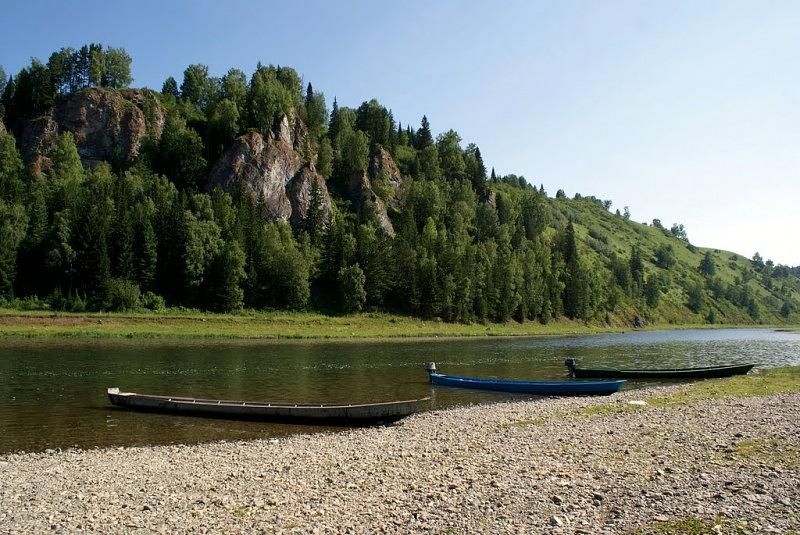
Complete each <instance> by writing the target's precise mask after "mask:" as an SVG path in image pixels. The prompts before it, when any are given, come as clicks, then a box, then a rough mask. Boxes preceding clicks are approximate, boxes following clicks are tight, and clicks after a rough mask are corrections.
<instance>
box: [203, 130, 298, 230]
mask: <svg viewBox="0 0 800 535" xmlns="http://www.w3.org/2000/svg"><path fill="white" fill-rule="evenodd" d="M301 163H302V162H301V161H300V158H299V156H298V155H297V153H296V152H295V151H294V149H293V147H292V145H291V143H289V142H288V140H287V139H285V137H284V135H283V131H282V129H281V131H280V132H279V134H278V135H277V136H275V135H273V134H268V135H267V136H266V137H265V136H262V135H261V134H259V133H258V132H249V133H247V134H245V135H243V136H241V137H239V138H238V139H237V140H236V141H234V143H233V145H232V146H231V147H230V148H229V149H228V150H227V151H225V154H223V155H222V158H220V159H219V161H217V163H216V164H214V167H213V168H212V169H211V175H210V176H209V180H208V187H209V188H213V187H214V186H220V187H222V189H224V190H225V191H232V190H234V189H235V188H236V187H238V185H239V184H240V183H241V184H243V185H244V188H245V190H246V191H247V192H249V193H250V194H252V195H253V196H254V197H255V198H257V199H260V200H262V201H263V202H264V205H265V207H266V210H267V216H268V217H269V218H270V219H272V220H275V221H288V220H289V217H290V216H291V215H292V205H291V202H290V201H289V197H288V195H287V193H286V186H287V185H288V184H289V182H290V181H291V179H292V178H294V176H295V175H296V174H297V172H298V171H299V170H300V166H301Z"/></svg>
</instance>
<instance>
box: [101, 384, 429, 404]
mask: <svg viewBox="0 0 800 535" xmlns="http://www.w3.org/2000/svg"><path fill="white" fill-rule="evenodd" d="M108 390H109V391H108V395H109V396H120V397H123V398H127V399H149V400H155V401H166V402H170V403H182V404H186V405H192V406H201V407H205V406H208V407H253V408H270V409H275V408H277V409H351V408H366V407H389V406H399V405H408V404H412V403H424V402H426V401H430V399H431V398H430V397H427V396H426V397H424V398H418V399H408V400H400V401H381V402H377V403H356V404H352V403H351V404H325V403H286V402H278V403H272V402H268V401H246V400H225V399H205V398H190V397H182V396H162V395H155V394H138V393H136V392H111V389H110V388H109V389H108Z"/></svg>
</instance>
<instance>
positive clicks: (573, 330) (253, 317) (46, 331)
mask: <svg viewBox="0 0 800 535" xmlns="http://www.w3.org/2000/svg"><path fill="white" fill-rule="evenodd" d="M708 327H715V328H721V327H739V325H713V326H710V325H655V326H651V327H650V328H651V329H652V328H660V329H664V328H708ZM629 330H631V328H630V327H628V326H625V325H624V324H622V323H621V322H620V323H619V324H616V325H605V324H587V323H584V322H579V321H570V320H567V319H561V320H559V321H555V322H551V323H548V324H544V325H543V324H541V323H538V322H525V323H517V322H509V323H487V324H481V323H472V324H464V323H446V322H443V321H437V320H425V319H421V318H414V317H410V316H400V315H393V314H384V313H363V314H354V315H348V316H328V315H325V314H318V313H307V312H243V313H241V314H213V313H204V312H197V311H185V310H167V311H164V312H159V313H60V312H49V311H18V310H9V309H0V336H17V337H88V338H158V337H176V338H207V339H212V338H222V339H233V338H241V339H313V338H319V339H348V338H354V339H358V338H434V337H474V336H539V335H567V334H595V333H613V332H625V331H629Z"/></svg>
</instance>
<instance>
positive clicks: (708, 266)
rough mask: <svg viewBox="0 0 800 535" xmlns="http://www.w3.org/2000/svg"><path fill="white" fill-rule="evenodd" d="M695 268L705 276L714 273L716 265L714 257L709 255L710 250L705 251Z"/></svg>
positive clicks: (711, 275)
mask: <svg viewBox="0 0 800 535" xmlns="http://www.w3.org/2000/svg"><path fill="white" fill-rule="evenodd" d="M697 269H698V270H699V271H700V273H702V274H703V275H705V276H706V277H713V276H714V274H716V272H717V265H716V264H715V263H714V257H713V256H712V255H711V251H706V254H705V255H703V259H702V260H701V261H700V265H699V266H698V268H697Z"/></svg>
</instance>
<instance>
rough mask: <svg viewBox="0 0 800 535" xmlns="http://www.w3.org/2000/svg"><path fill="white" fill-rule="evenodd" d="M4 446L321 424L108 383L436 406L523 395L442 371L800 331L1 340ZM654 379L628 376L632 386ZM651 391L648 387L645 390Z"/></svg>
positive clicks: (758, 350) (667, 352)
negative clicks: (148, 406) (156, 400)
mask: <svg viewBox="0 0 800 535" xmlns="http://www.w3.org/2000/svg"><path fill="white" fill-rule="evenodd" d="M0 345H1V346H0V452H10V451H18V450H25V451H37V450H43V449H47V448H68V447H81V448H87V447H103V446H118V445H126V446H129V445H143V444H169V443H193V442H203V441H210V440H241V439H252V438H268V437H275V436H283V435H287V434H292V433H304V432H315V431H319V430H320V429H322V428H320V427H313V426H303V425H287V424H265V423H259V422H243V421H226V420H216V419H208V418H195V417H183V416H168V415H158V414H148V413H135V412H126V411H122V410H118V409H115V408H113V407H111V406H110V405H109V403H108V399H107V397H106V394H105V392H106V388H108V387H110V386H116V387H120V388H121V389H122V390H124V391H133V392H140V393H148V394H169V395H175V396H191V397H205V398H222V399H245V400H257V401H275V402H279V401H284V402H310V403H313V402H319V403H333V402H352V403H355V402H370V401H388V400H394V399H412V398H418V397H424V396H431V397H432V401H431V403H430V404H429V405H428V408H429V409H440V408H444V407H450V406H454V405H466V404H471V403H491V402H497V401H505V400H510V399H526V396H524V395H510V394H497V393H487V392H479V391H469V390H460V389H449V388H438V387H437V388H432V387H431V385H430V384H429V383H428V380H427V374H426V372H425V367H424V364H425V362H427V361H435V362H436V364H437V366H438V368H439V370H440V371H442V372H443V373H450V374H454V375H474V376H480V377H504V378H516V379H564V378H565V368H564V366H563V362H564V359H565V358H568V357H574V358H577V359H578V361H579V363H580V364H581V365H583V366H587V367H601V366H608V367H659V368H666V367H683V366H705V365H717V364H737V363H745V362H755V363H757V364H758V366H759V367H776V366H787V365H798V364H800V333H790V332H777V331H774V330H771V329H726V330H675V331H655V332H631V333H624V334H605V335H588V336H558V337H544V338H541V337H540V338H489V339H458V340H429V341H403V340H401V341H381V342H374V341H346V342H308V341H287V342H254V341H242V342H240V341H231V342H218V341H214V342H202V341H190V342H186V341H163V340H145V341H140V340H110V341H109V340H62V339H43V340H36V339H32V340H23V339H0ZM644 384H645V383H642V382H628V383H627V384H626V388H640V387H641V386H643V385H644ZM649 384H652V383H649Z"/></svg>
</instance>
